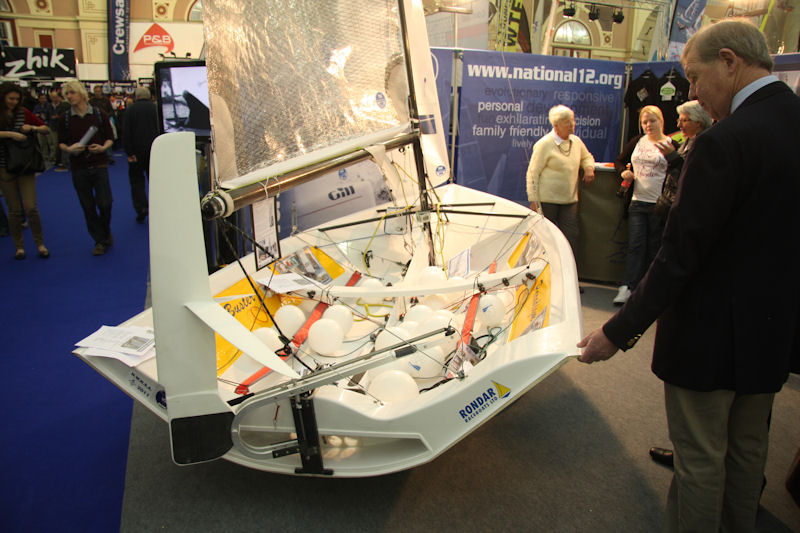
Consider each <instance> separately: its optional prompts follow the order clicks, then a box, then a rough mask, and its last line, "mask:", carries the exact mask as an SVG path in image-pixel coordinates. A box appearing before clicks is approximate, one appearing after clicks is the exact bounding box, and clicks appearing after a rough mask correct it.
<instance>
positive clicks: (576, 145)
mask: <svg viewBox="0 0 800 533" xmlns="http://www.w3.org/2000/svg"><path fill="white" fill-rule="evenodd" d="M548 117H549V119H550V124H552V125H553V131H551V132H550V133H548V134H547V135H545V136H544V137H542V138H541V139H539V140H538V141H537V142H536V144H534V145H533V154H532V155H531V162H530V164H529V165H528V172H527V174H526V176H525V180H526V182H527V191H528V201H529V202H530V203H531V209H533V210H534V211H538V212H539V213H540V214H543V215H544V216H545V217H547V219H549V220H550V221H552V222H553V223H554V224H555V225H556V226H558V228H559V229H560V230H561V231H562V232H563V233H564V236H565V237H566V238H567V240H568V241H569V244H570V246H571V247H572V253H573V255H574V254H575V252H576V250H577V246H578V171H579V170H580V169H581V168H582V169H583V181H584V183H587V184H589V183H591V182H592V181H593V180H594V157H592V154H590V153H589V150H588V149H587V148H586V145H585V144H583V141H581V140H580V139H579V138H578V137H576V136H575V135H574V133H573V132H574V131H575V113H573V112H572V110H571V109H570V108H568V107H567V106H563V105H557V106H555V107H552V108H550V112H549V113H548Z"/></svg>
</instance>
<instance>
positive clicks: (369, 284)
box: [358, 278, 383, 305]
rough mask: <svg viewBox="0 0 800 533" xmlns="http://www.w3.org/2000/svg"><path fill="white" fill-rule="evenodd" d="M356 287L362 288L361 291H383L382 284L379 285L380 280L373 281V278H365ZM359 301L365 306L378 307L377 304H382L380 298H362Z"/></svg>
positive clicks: (381, 298)
mask: <svg viewBox="0 0 800 533" xmlns="http://www.w3.org/2000/svg"><path fill="white" fill-rule="evenodd" d="M358 286H359V287H361V288H363V289H370V290H373V289H383V283H381V282H380V280H378V279H375V278H365V279H363V280H361V282H359V284H358ZM361 301H362V302H363V303H365V304H367V305H378V304H381V303H383V297H382V296H366V297H362V298H361Z"/></svg>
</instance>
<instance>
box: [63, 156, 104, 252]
mask: <svg viewBox="0 0 800 533" xmlns="http://www.w3.org/2000/svg"><path fill="white" fill-rule="evenodd" d="M72 185H73V186H74V187H75V191H76V192H77V193H78V201H80V203H81V208H82V209H83V216H84V218H86V227H87V228H88V229H89V235H91V236H92V239H94V242H95V243H97V244H104V245H108V244H109V238H110V236H111V203H112V202H113V198H112V197H111V184H110V183H109V181H108V168H107V167H91V168H80V169H73V170H72Z"/></svg>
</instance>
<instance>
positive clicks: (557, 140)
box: [553, 128, 567, 146]
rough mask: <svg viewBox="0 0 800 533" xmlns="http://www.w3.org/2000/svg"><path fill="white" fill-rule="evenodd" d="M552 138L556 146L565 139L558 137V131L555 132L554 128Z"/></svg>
mask: <svg viewBox="0 0 800 533" xmlns="http://www.w3.org/2000/svg"><path fill="white" fill-rule="evenodd" d="M553 140H554V141H555V142H556V146H558V145H560V144H561V143H563V142H564V141H566V140H567V139H562V138H561V137H559V136H558V133H556V130H555V128H553Z"/></svg>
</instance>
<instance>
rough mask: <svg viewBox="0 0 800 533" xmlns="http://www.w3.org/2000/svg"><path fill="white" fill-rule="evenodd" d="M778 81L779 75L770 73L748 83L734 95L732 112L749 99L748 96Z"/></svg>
mask: <svg viewBox="0 0 800 533" xmlns="http://www.w3.org/2000/svg"><path fill="white" fill-rule="evenodd" d="M776 81H778V77H777V76H775V75H773V74H770V75H769V76H764V77H763V78H759V79H757V80H756V81H754V82H752V83H750V84H748V85H746V86H745V87H744V88H742V89H741V90H740V91H739V92H738V93H736V94H735V95H734V96H733V100H731V113H733V112H734V111H736V109H737V108H738V107H739V106H740V105H742V102H744V101H745V100H747V97H748V96H750V95H751V94H753V93H754V92H756V91H757V90H759V89H760V88H762V87H764V86H766V85H769V84H770V83H773V82H776Z"/></svg>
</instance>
